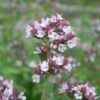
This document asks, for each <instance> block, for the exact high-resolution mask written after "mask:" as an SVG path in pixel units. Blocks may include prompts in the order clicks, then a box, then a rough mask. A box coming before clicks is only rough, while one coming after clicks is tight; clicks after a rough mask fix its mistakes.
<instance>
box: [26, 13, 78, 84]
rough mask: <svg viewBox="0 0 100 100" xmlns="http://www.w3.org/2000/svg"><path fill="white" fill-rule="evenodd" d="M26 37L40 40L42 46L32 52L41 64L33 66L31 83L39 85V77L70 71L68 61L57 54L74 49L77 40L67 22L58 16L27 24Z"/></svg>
mask: <svg viewBox="0 0 100 100" xmlns="http://www.w3.org/2000/svg"><path fill="white" fill-rule="evenodd" d="M26 37H27V38H30V37H34V38H36V39H38V40H40V41H41V40H42V42H41V43H42V45H41V46H40V47H37V48H36V51H35V52H34V53H38V54H39V56H40V59H41V63H40V64H38V65H33V66H34V70H35V74H34V75H33V77H32V79H33V82H36V83H39V82H40V77H41V76H42V75H46V74H47V73H52V72H53V73H58V72H60V71H61V70H62V69H65V70H67V71H68V72H70V71H71V70H72V66H71V64H70V63H72V62H70V63H69V60H68V59H67V58H66V57H64V56H62V55H61V54H58V52H59V53H62V52H64V51H65V50H66V49H67V47H69V48H73V47H75V46H76V44H77V40H78V38H77V37H76V35H75V33H74V31H73V29H72V28H71V26H70V24H69V22H67V21H65V20H64V19H63V18H62V16H61V15H60V14H56V15H53V16H51V18H46V19H43V18H42V19H41V20H40V21H34V22H32V23H30V24H28V26H27V27H26Z"/></svg>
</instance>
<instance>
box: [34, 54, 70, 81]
mask: <svg viewBox="0 0 100 100" xmlns="http://www.w3.org/2000/svg"><path fill="white" fill-rule="evenodd" d="M34 70H35V74H34V75H33V77H32V78H33V82H36V83H38V82H39V81H40V76H41V75H46V74H47V73H48V72H50V73H52V72H53V73H58V72H60V71H61V70H67V71H68V72H70V71H71V70H72V67H71V64H70V63H69V62H68V59H67V58H65V57H64V56H62V55H56V54H54V55H51V57H50V58H49V59H48V60H47V61H45V60H44V61H42V62H41V63H40V64H39V65H34Z"/></svg>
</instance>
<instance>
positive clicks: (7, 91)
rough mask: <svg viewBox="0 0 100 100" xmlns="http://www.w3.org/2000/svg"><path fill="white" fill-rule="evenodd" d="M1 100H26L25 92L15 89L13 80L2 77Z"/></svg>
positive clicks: (0, 86) (0, 79)
mask: <svg viewBox="0 0 100 100" xmlns="http://www.w3.org/2000/svg"><path fill="white" fill-rule="evenodd" d="M0 100H26V97H25V96H24V93H23V92H19V91H18V90H16V89H14V87H13V81H12V80H4V78H3V77H2V76H0Z"/></svg>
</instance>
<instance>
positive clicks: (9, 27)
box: [0, 0, 100, 100]
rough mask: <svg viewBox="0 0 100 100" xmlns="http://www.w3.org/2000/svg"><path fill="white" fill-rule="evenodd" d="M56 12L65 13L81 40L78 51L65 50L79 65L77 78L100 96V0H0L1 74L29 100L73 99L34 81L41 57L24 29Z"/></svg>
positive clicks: (49, 86) (45, 84)
mask: <svg viewBox="0 0 100 100" xmlns="http://www.w3.org/2000/svg"><path fill="white" fill-rule="evenodd" d="M55 13H60V14H62V15H63V17H64V18H65V19H66V20H68V21H69V22H70V23H71V26H72V27H73V28H74V30H75V32H76V34H77V36H78V37H79V38H80V41H79V45H78V46H77V47H76V48H74V49H71V50H68V51H66V54H67V55H69V56H72V57H74V58H76V59H77V61H79V62H80V67H78V68H76V70H75V74H74V76H75V78H77V79H78V80H83V81H84V82H90V83H91V84H93V85H94V86H95V87H96V89H97V94H98V95H100V0H0V75H2V76H4V77H5V78H7V79H12V80H13V81H14V86H15V87H16V88H18V89H19V90H21V91H24V92H25V95H26V96H27V100H70V99H68V98H67V96H66V95H59V94H58V93H57V89H56V87H54V86H52V85H50V84H49V83H46V82H41V83H40V84H34V83H33V82H32V79H31V78H32V73H33V72H32V69H31V67H32V62H33V61H34V60H38V59H39V57H38V55H35V54H33V51H34V48H35V41H34V39H26V38H25V26H26V25H27V23H29V22H30V21H34V20H38V19H40V18H41V17H47V16H48V17H49V16H51V15H52V14H55ZM45 90H46V91H47V94H46V95H47V97H46V98H43V95H44V94H43V93H42V91H45ZM41 96H42V97H41ZM98 100H100V98H99V99H98Z"/></svg>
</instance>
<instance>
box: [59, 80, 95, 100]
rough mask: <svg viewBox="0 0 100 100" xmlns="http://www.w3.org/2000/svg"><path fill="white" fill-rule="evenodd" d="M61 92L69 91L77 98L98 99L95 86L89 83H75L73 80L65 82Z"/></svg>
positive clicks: (83, 99) (85, 99) (82, 99)
mask: <svg viewBox="0 0 100 100" xmlns="http://www.w3.org/2000/svg"><path fill="white" fill-rule="evenodd" d="M59 93H67V95H68V96H69V97H71V98H75V99H76V100H96V91H95V87H92V86H91V85H90V84H89V83H86V84H81V83H76V84H73V83H71V82H65V83H63V84H62V85H61V87H60V89H59Z"/></svg>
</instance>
